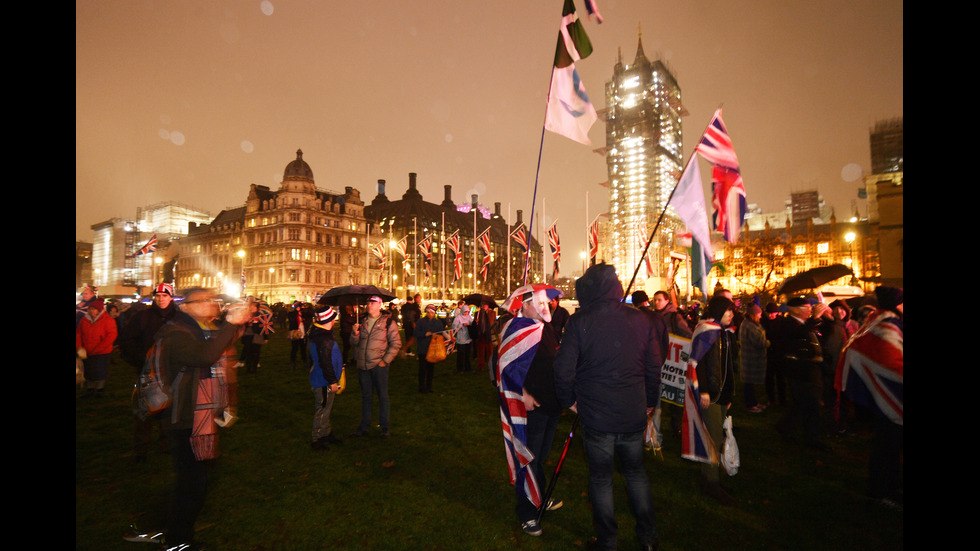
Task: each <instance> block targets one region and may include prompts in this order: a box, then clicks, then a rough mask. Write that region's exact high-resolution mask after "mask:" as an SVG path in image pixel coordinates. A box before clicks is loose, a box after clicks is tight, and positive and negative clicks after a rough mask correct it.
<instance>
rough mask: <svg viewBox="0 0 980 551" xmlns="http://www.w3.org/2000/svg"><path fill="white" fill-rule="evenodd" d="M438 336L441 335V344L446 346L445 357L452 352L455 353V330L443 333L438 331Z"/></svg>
mask: <svg viewBox="0 0 980 551" xmlns="http://www.w3.org/2000/svg"><path fill="white" fill-rule="evenodd" d="M439 334H440V335H442V338H443V342H444V343H445V345H446V355H447V356H448V355H450V354H452V353H453V352H455V351H456V330H455V329H447V330H445V331H440V332H439Z"/></svg>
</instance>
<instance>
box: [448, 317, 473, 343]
mask: <svg viewBox="0 0 980 551" xmlns="http://www.w3.org/2000/svg"><path fill="white" fill-rule="evenodd" d="M471 323H473V316H471V315H470V311H469V310H468V309H464V310H463V311H462V312H460V313H459V314H456V317H454V318H453V329H454V330H455V331H456V344H470V343H471V342H473V339H471V338H470V324H471Z"/></svg>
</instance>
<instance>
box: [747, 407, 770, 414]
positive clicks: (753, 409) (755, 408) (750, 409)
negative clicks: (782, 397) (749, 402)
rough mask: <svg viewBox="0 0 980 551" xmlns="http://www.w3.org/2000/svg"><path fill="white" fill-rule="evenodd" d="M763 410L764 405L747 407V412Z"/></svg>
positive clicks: (760, 411)
mask: <svg viewBox="0 0 980 551" xmlns="http://www.w3.org/2000/svg"><path fill="white" fill-rule="evenodd" d="M763 411H766V408H765V406H752V407H750V408H749V409H748V412H749V413H762V412H763Z"/></svg>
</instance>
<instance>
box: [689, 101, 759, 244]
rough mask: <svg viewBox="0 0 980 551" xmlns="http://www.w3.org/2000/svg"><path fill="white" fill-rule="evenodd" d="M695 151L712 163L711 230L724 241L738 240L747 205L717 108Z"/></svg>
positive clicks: (736, 166) (738, 171) (736, 162)
mask: <svg viewBox="0 0 980 551" xmlns="http://www.w3.org/2000/svg"><path fill="white" fill-rule="evenodd" d="M697 151H698V153H700V154H701V157H703V158H704V159H705V160H707V161H708V162H710V163H711V164H712V170H711V194H712V197H711V203H712V206H713V207H714V209H715V212H714V215H713V216H712V220H713V221H714V229H716V230H718V231H720V232H722V233H723V234H724V236H725V240H726V241H728V242H730V243H734V242H735V241H737V240H738V235H739V232H740V231H741V228H742V224H743V221H744V220H745V213H746V210H747V203H746V198H745V185H744V184H743V183H742V174H741V170H740V169H739V165H738V157H737V156H736V155H735V148H734V147H733V146H732V139H731V137H730V136H729V135H728V129H727V128H725V122H724V121H723V120H722V119H721V109H718V110H717V111H715V114H714V116H713V117H712V118H711V122H710V123H708V128H707V129H706V130H705V131H704V135H703V136H701V141H700V142H699V143H698V145H697Z"/></svg>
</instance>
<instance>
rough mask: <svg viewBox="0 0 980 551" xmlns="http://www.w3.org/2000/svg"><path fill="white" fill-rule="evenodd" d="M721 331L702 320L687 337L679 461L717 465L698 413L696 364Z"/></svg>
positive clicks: (718, 459)
mask: <svg viewBox="0 0 980 551" xmlns="http://www.w3.org/2000/svg"><path fill="white" fill-rule="evenodd" d="M721 331H722V327H721V325H720V324H718V323H716V322H714V321H708V320H704V321H701V322H700V323H698V325H697V326H696V327H695V328H694V334H693V335H692V336H691V354H690V363H689V364H688V366H687V374H686V377H687V381H686V384H685V385H684V386H685V388H684V414H683V416H682V421H681V457H683V458H684V459H690V460H691V461H698V462H701V463H711V464H712V465H717V464H718V463H719V462H720V461H721V457H720V456H719V454H718V448H716V447H715V444H714V442H713V441H712V440H711V435H709V434H708V428H707V427H706V426H705V424H704V416H703V415H702V413H701V405H700V404H701V393H700V392H698V372H697V369H696V368H697V362H698V361H700V360H701V358H703V357H704V355H705V354H706V353H707V352H708V350H709V349H710V348H711V347H712V346H713V345H714V344H715V342H717V341H718V339H719V338H720V337H721Z"/></svg>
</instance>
